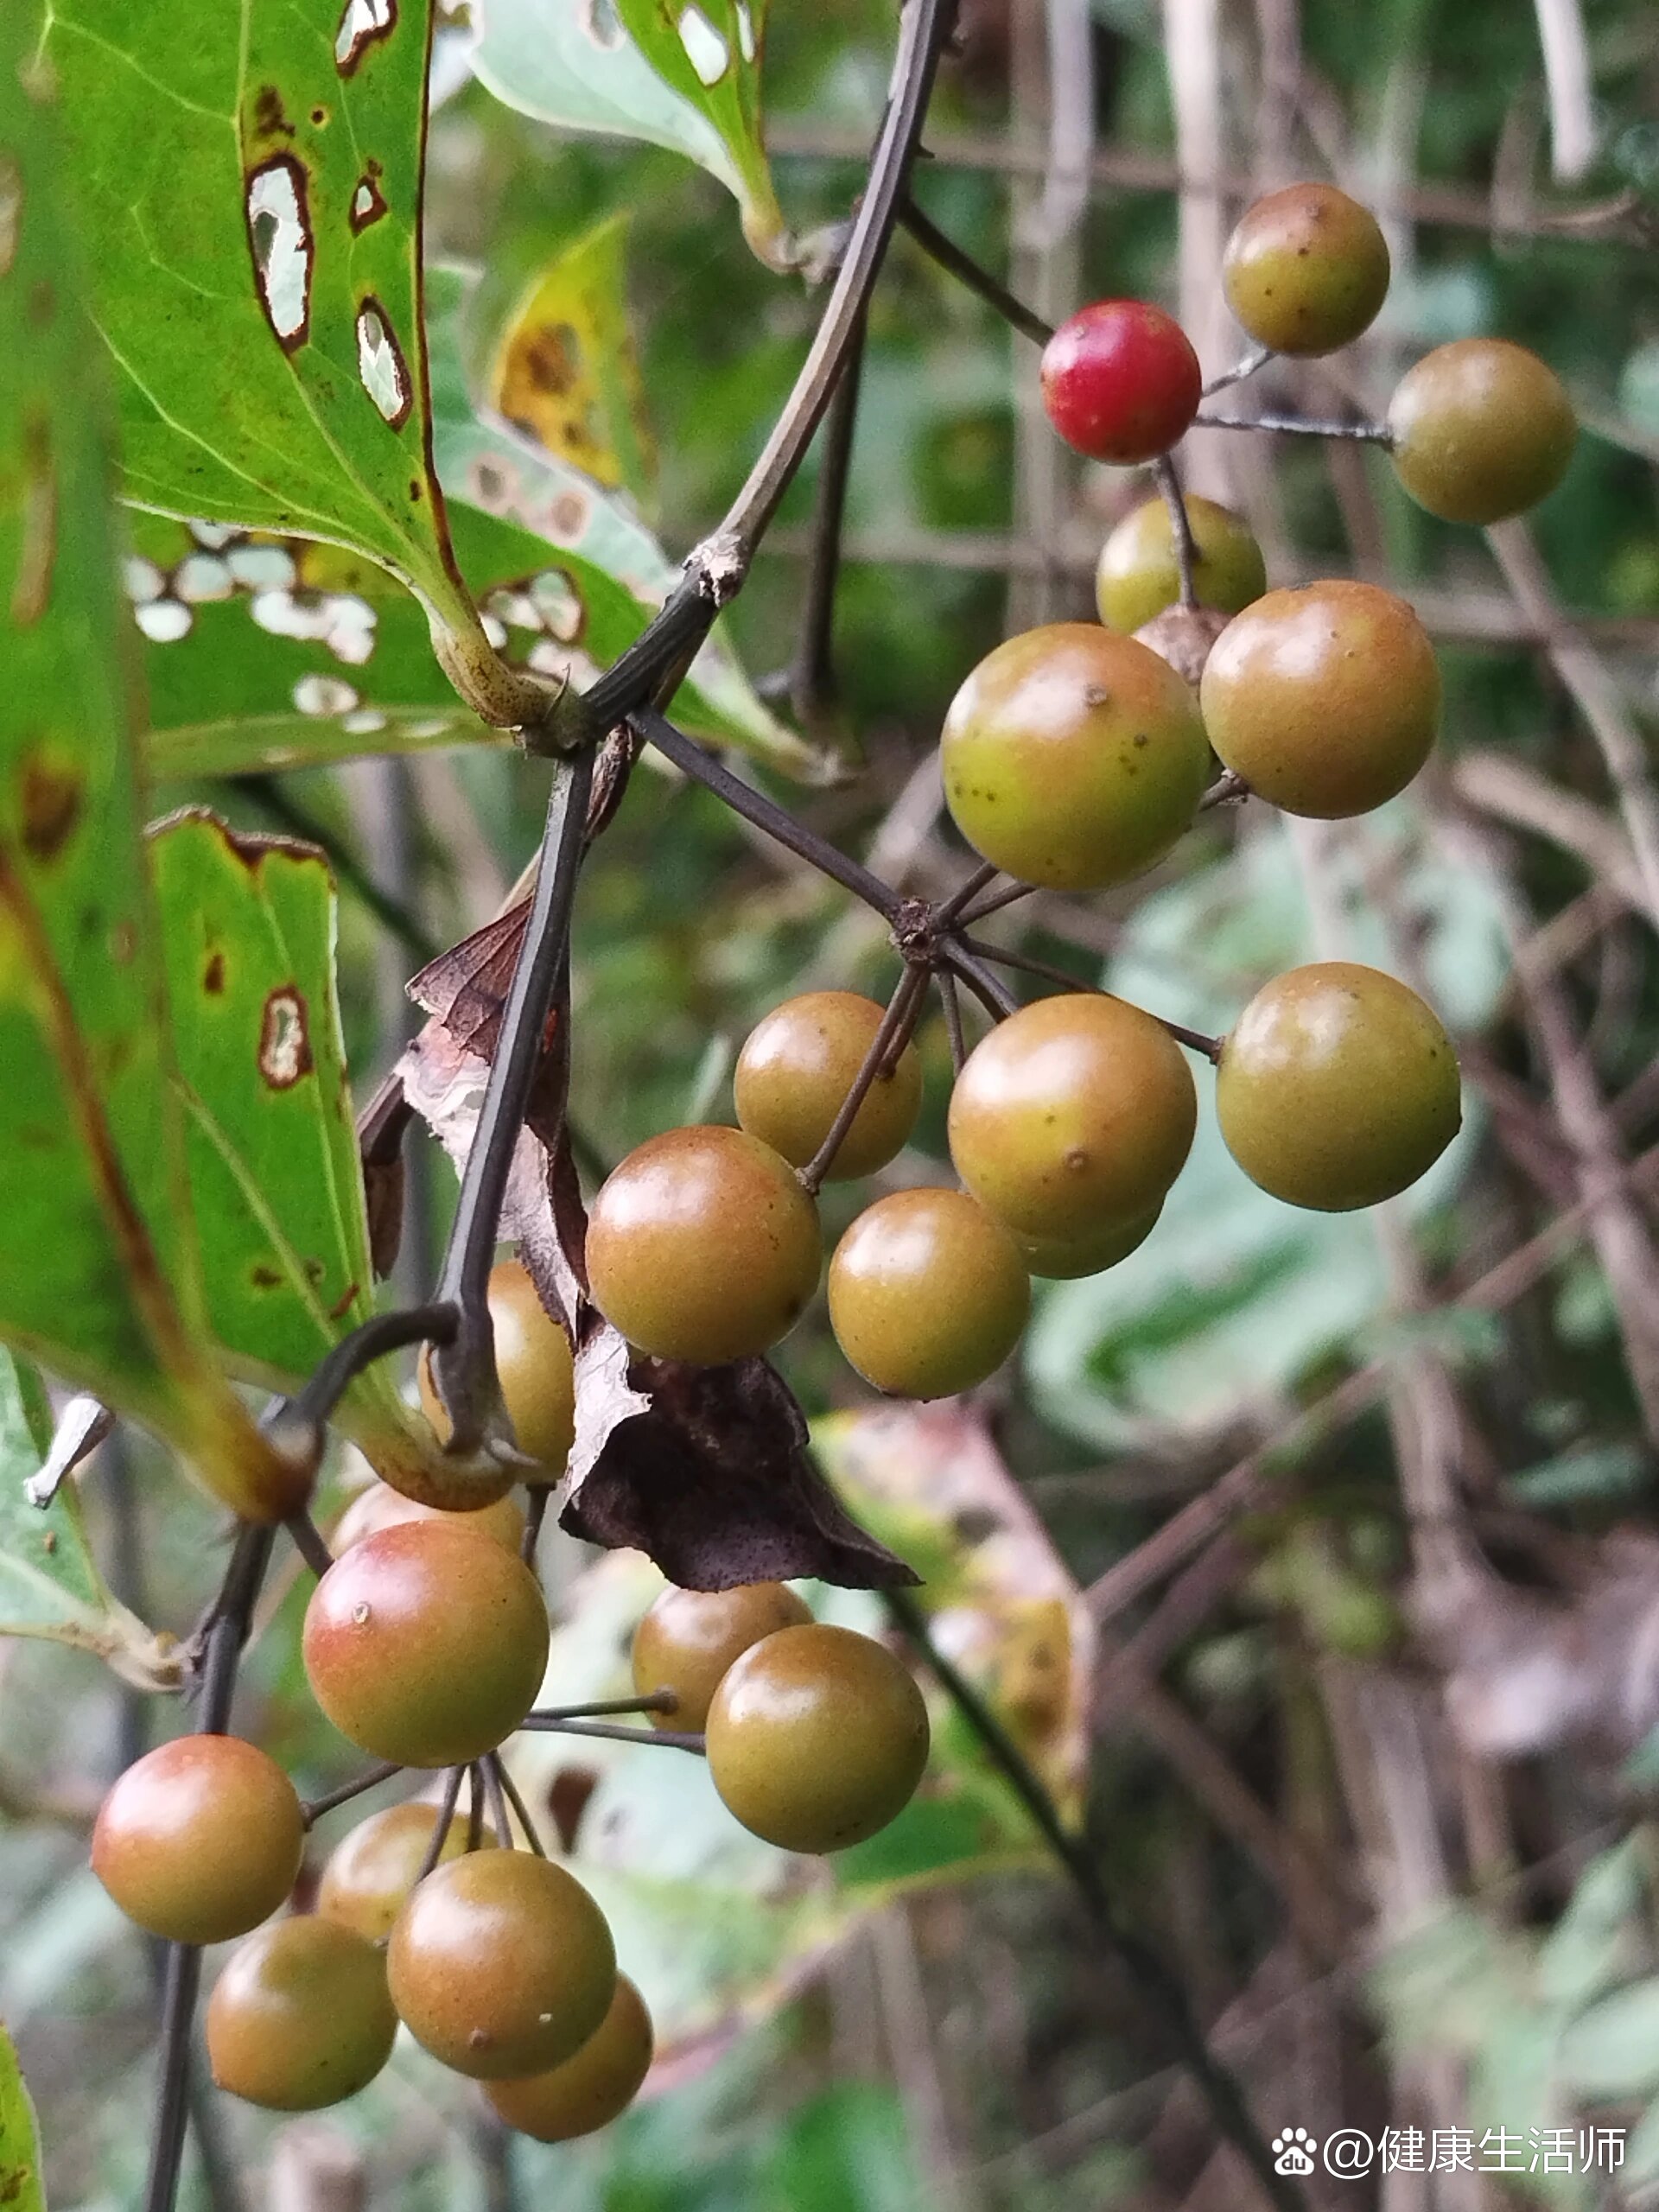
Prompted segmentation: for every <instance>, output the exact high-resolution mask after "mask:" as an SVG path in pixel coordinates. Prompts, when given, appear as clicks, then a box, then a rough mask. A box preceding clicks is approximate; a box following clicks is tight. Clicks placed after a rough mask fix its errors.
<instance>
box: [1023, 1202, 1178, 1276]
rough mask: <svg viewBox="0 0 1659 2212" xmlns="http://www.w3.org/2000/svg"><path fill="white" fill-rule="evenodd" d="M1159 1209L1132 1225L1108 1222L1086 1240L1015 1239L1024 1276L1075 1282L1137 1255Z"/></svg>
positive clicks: (1026, 1237)
mask: <svg viewBox="0 0 1659 2212" xmlns="http://www.w3.org/2000/svg"><path fill="white" fill-rule="evenodd" d="M1162 1211H1163V1207H1162V1205H1156V1206H1154V1208H1153V1209H1152V1211H1151V1212H1150V1213H1146V1214H1142V1215H1140V1216H1138V1217H1136V1218H1135V1220H1133V1221H1128V1222H1116V1221H1115V1222H1109V1223H1108V1224H1107V1225H1106V1227H1105V1228H1104V1229H1097V1230H1095V1231H1094V1233H1093V1234H1092V1235H1091V1236H1016V1237H1015V1239H1014V1243H1015V1244H1016V1245H1017V1246H1018V1247H1019V1249H1020V1259H1021V1261H1022V1262H1024V1264H1025V1268H1026V1270H1027V1274H1033V1275H1037V1276H1039V1277H1041V1278H1043V1279H1045V1280H1046V1281H1050V1282H1075V1281H1077V1278H1078V1277H1079V1276H1081V1275H1097V1274H1103V1273H1104V1272H1105V1270H1106V1269H1107V1268H1115V1267H1116V1265H1117V1263H1118V1262H1119V1261H1120V1260H1127V1259H1128V1256H1129V1255H1130V1253H1131V1252H1138V1251H1139V1250H1140V1249H1141V1246H1142V1245H1143V1244H1144V1243H1146V1241H1147V1237H1148V1236H1151V1234H1152V1232H1153V1230H1154V1229H1156V1228H1157V1226H1158V1217H1159V1215H1160V1213H1161V1212H1162Z"/></svg>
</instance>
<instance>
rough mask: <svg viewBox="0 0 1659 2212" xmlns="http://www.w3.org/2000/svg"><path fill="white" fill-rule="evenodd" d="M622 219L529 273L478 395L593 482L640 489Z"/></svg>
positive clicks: (638, 400)
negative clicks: (483, 389) (528, 279)
mask: <svg viewBox="0 0 1659 2212" xmlns="http://www.w3.org/2000/svg"><path fill="white" fill-rule="evenodd" d="M628 222H629V218H628V216H627V214H626V213H622V214H619V215H611V216H608V217H607V219H606V220H605V221H604V222H602V223H599V224H596V225H595V226H594V228H593V229H592V230H590V231H588V232H586V233H585V234H584V235H583V236H582V237H581V238H577V239H576V240H575V242H574V243H573V244H572V245H567V246H566V247H564V248H563V251H561V252H559V253H558V254H556V256H555V257H554V258H553V259H552V260H551V261H550V263H549V264H547V266H546V267H545V268H543V269H540V270H537V272H536V274H535V276H534V277H531V280H530V283H528V284H527V285H526V286H525V287H524V289H523V291H522V292H521V293H520V295H519V296H518V300H517V301H516V302H514V305H513V307H512V311H511V313H510V314H509V315H507V317H506V319H505V322H504V323H503V325H502V327H501V328H500V330H499V332H498V333H497V334H496V338H495V344H494V346H493V353H492V356H491V360H490V365H489V373H488V380H487V384H486V391H485V398H486V403H487V404H488V406H489V408H490V410H491V411H492V412H493V413H494V414H496V415H499V416H500V417H501V418H502V420H503V421H504V422H506V423H511V425H512V428H513V429H517V430H522V431H523V432H524V435H525V436H526V437H528V438H531V439H533V440H534V441H535V442H536V443H537V445H539V446H542V447H543V448H545V449H546V450H547V451H548V452H549V453H550V454H554V455H555V456H556V458H557V459H559V460H561V461H569V463H570V465H571V467H573V468H578V469H580V470H581V471H582V474H584V475H586V476H588V477H590V478H591V479H592V480H593V481H594V483H596V484H602V485H604V486H606V487H607V489H609V490H613V491H615V490H626V491H628V492H631V493H632V494H633V495H634V497H635V498H636V499H643V498H644V497H645V494H646V492H647V489H648V487H649V485H650V482H651V476H652V464H653V460H654V456H653V454H652V442H651V432H650V429H649V428H648V427H647V424H646V422H645V392H644V389H643V387H642V385H641V383H640V378H639V359H638V356H637V355H636V353H635V352H634V346H633V334H632V330H631V328H630V327H629V324H628V302H627V271H626V245H627V234H628Z"/></svg>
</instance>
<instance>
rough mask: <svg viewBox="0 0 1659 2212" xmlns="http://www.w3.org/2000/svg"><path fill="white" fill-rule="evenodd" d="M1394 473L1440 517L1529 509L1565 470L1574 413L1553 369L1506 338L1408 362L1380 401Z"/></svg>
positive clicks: (1460, 518)
mask: <svg viewBox="0 0 1659 2212" xmlns="http://www.w3.org/2000/svg"><path fill="white" fill-rule="evenodd" d="M1389 434H1390V435H1391V437H1392V439H1393V458H1394V471H1395V475H1396V476H1397V477H1398V478H1399V479H1400V481H1401V483H1402V485H1403V486H1405V488H1406V490H1407V491H1408V492H1409V493H1410V494H1411V496H1412V498H1413V499H1415V500H1416V502H1417V504H1418V505H1419V506H1420V507H1427V510H1428V512H1429V513H1430V514H1432V515H1439V516H1440V518H1441V520H1442V521H1444V522H1468V523H1493V522H1502V521H1503V519H1504V518H1506V517H1507V516H1510V515H1518V514H1522V513H1524V512H1525V511H1526V509H1527V508H1529V507H1535V506H1536V505H1537V504H1538V502H1539V501H1540V499H1545V498H1547V497H1548V494H1549V493H1551V492H1553V491H1554V489H1555V486H1557V485H1558V484H1559V483H1560V480H1561V479H1562V477H1563V476H1565V475H1566V474H1567V463H1568V461H1571V460H1572V458H1573V446H1574V444H1575V443H1576V442H1577V440H1578V435H1579V422H1578V416H1576V415H1575V414H1574V413H1573V403H1572V401H1571V400H1570V399H1568V397H1567V393H1566V392H1565V391H1563V389H1562V387H1561V382H1560V378H1559V377H1557V375H1556V374H1555V372H1554V370H1553V369H1552V368H1550V367H1549V366H1548V365H1547V364H1546V363H1544V362H1542V361H1541V360H1540V359H1539V358H1538V356H1537V355H1536V354H1535V353H1529V352H1528V351H1527V349H1526V347H1525V346H1512V345H1511V344H1510V341H1509V340H1508V339H1506V338H1459V339H1458V340H1455V341H1454V342H1453V343H1452V345H1450V346H1437V347H1436V348H1435V350H1434V351H1433V353H1426V354H1425V355H1424V356H1423V358H1422V359H1421V361H1419V362H1418V364H1417V365H1416V366H1415V367H1414V368H1412V369H1408V370H1407V372H1406V373H1405V375H1404V376H1403V377H1402V378H1401V379H1400V382H1399V384H1398V385H1396V386H1395V393H1394V397H1393V398H1392V399H1391V400H1390V401H1389Z"/></svg>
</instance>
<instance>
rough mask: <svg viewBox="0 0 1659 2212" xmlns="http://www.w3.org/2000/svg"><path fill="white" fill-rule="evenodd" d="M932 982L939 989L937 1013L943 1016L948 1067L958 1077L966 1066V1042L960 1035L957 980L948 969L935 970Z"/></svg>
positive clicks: (960, 1022)
mask: <svg viewBox="0 0 1659 2212" xmlns="http://www.w3.org/2000/svg"><path fill="white" fill-rule="evenodd" d="M933 980H934V982H936V983H937V984H938V987H939V1011H940V1012H941V1013H942V1014H944V1033H945V1036H946V1038H947V1039H949V1041H950V1067H951V1071H952V1073H953V1074H956V1075H960V1074H961V1073H962V1071H963V1068H964V1067H965V1066H966V1065H967V1064H968V1040H967V1039H966V1038H965V1037H964V1036H963V1033H962V1001H961V1000H960V999H959V998H958V997H957V979H956V977H955V976H953V975H952V974H951V973H950V969H948V968H936V969H934V971H933Z"/></svg>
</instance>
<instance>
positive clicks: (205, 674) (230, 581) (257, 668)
mask: <svg viewBox="0 0 1659 2212" xmlns="http://www.w3.org/2000/svg"><path fill="white" fill-rule="evenodd" d="M445 296H448V295H447V294H446V295H445ZM458 388H459V372H455V375H454V377H450V376H449V375H448V373H447V372H446V376H445V378H444V380H443V382H442V385H441V386H440V394H441V397H443V399H444V400H445V402H446V404H448V405H449V406H451V408H452V409H453V410H454V413H455V414H456V415H457V416H458V418H459V419H460V420H461V422H462V423H464V424H472V423H473V417H472V414H471V410H470V407H469V406H468V404H467V400H466V397H465V392H464V388H459V389H460V396H459V397H454V394H455V391H456V390H457V389H458ZM474 427H475V426H474ZM511 444H512V454H511V456H508V457H504V458H503V460H502V462H501V467H502V468H503V469H505V467H507V466H508V465H509V459H510V461H511V466H512V467H514V468H515V469H516V468H517V467H518V454H519V452H520V451H523V452H531V451H533V448H519V447H518V442H517V441H511ZM488 449H489V448H488V442H487V441H486V442H485V443H484V445H483V447H482V448H476V449H475V448H472V447H470V446H469V447H468V448H467V452H468V453H469V454H470V455H471V456H472V458H473V460H474V463H475V465H476V471H477V474H478V480H479V482H480V486H481V487H482V488H485V489H486V490H487V491H488V493H489V495H490V496H491V497H504V496H505V486H506V483H507V480H506V478H505V475H504V474H491V473H490V469H489V467H488V465H487V462H486V461H485V459H484V458H483V455H484V454H485V453H486V452H487V450H488ZM542 459H544V457H541V456H538V461H540V460H542ZM547 470H551V471H552V474H551V475H549V474H547ZM535 483H536V486H537V490H538V492H539V494H540V497H539V499H537V498H534V497H530V496H526V498H525V499H524V512H525V513H526V514H527V515H528V516H530V517H531V518H532V521H534V522H539V523H540V524H543V526H544V527H546V528H548V529H552V528H555V527H558V526H561V525H564V526H575V525H577V524H580V527H581V528H582V531H591V533H592V542H593V543H594V548H595V553H594V557H591V558H590V557H588V555H587V554H585V553H578V552H574V551H570V550H567V549H566V548H565V547H563V545H555V544H553V543H550V542H549V539H548V537H545V536H543V535H540V534H538V533H537V531H536V530H535V529H534V528H526V527H524V526H522V525H519V524H515V523H513V522H512V521H510V520H507V519H505V518H501V517H498V516H495V515H491V514H486V513H485V512H482V511H480V509H478V508H476V507H474V506H473V505H470V504H468V503H467V501H466V500H465V499H455V500H454V501H452V503H451V506H450V519H451V522H452V524H453V525H454V533H455V543H456V544H457V546H458V548H459V550H460V552H461V558H462V561H463V563H464V566H465V568H466V570H467V575H468V576H469V577H470V578H471V580H472V582H474V585H475V586H476V587H477V588H478V591H479V594H480V597H484V598H486V599H489V600H491V601H493V605H494V607H496V608H498V609H499V613H491V614H490V615H489V616H488V618H487V620H488V622H489V624H490V625H491V626H492V629H493V634H494V635H495V636H497V637H499V638H502V639H505V643H506V647H507V651H508V654H509V657H510V658H513V659H515V660H517V661H519V662H523V663H530V662H532V661H533V662H535V663H536V664H537V665H538V666H541V667H543V668H544V669H545V668H549V667H557V668H563V667H565V666H567V665H569V664H571V662H572V661H576V662H577V663H578V672H583V671H588V668H589V664H605V663H607V662H609V661H611V660H613V659H614V658H616V656H617V655H618V654H619V653H620V652H622V651H623V649H624V648H625V647H626V645H630V644H631V643H632V640H633V639H635V638H637V637H638V636H639V632H641V631H642V630H643V629H644V628H645V625H646V623H647V622H648V621H649V620H650V619H651V616H652V613H653V612H654V611H655V608H656V607H658V605H660V603H661V601H662V599H663V597H664V594H665V593H666V591H667V589H668V588H669V585H670V584H671V582H672V581H673V578H674V574H675V572H674V569H673V568H672V567H671V563H669V561H668V559H667V557H666V556H665V555H664V553H663V552H662V550H661V549H660V548H659V547H658V545H657V544H656V543H655V541H654V540H653V539H652V537H651V536H650V534H649V533H648V532H647V531H645V529H644V527H643V526H642V525H641V524H639V523H638V522H636V521H635V520H633V519H632V517H631V516H627V515H626V513H625V512H624V511H623V510H621V509H620V508H619V507H617V506H616V505H615V504H614V502H613V496H612V495H611V494H609V493H606V492H605V491H604V490H603V489H602V488H601V487H600V486H595V485H593V484H591V483H590V482H588V480H587V479H585V478H582V477H579V476H578V475H577V474H575V471H571V470H568V469H566V468H565V467H564V465H563V464H556V463H551V462H549V463H547V468H546V469H544V470H541V471H540V472H539V473H538V474H537V476H536V479H535ZM605 519H617V520H618V521H619V522H620V525H621V526H620V527H618V528H617V529H616V530H615V531H614V532H613V533H612V534H609V535H607V533H606V531H605V529H604V527H603V522H604V520H605ZM129 521H130V553H129V556H128V559H127V563H126V577H127V588H128V591H129V593H130V595H131V597H132V599H133V601H134V603H135V610H136V613H137V621H138V626H139V629H140V630H141V632H143V637H144V639H145V644H144V670H145V676H146V679H147V683H148V689H149V706H150V720H151V723H152V728H151V729H150V731H149V737H148V739H147V745H148V748H149V772H150V774H151V776H152V777H154V778H156V779H170V778H175V777H177V778H186V777H190V778H196V777H202V776H236V775H245V774H249V773H252V772H256V771H263V770H268V769H278V768H295V767H308V766H316V765H318V764H320V763H325V762H328V761H333V760H350V759H353V757H355V756H356V755H358V754H359V753H415V752H423V751H427V750H429V749H431V748H433V747H442V746H455V745H469V744H486V745H499V744H504V743H505V742H506V734H505V732H504V731H502V730H499V729H492V728H488V727H487V726H486V724H485V723H483V722H481V721H479V719H478V717H477V716H476V715H474V714H473V713H472V712H471V711H470V710H469V709H467V708H466V707H464V706H463V705H462V704H461V702H460V701H459V700H458V699H457V698H456V696H455V694H454V691H453V690H451V688H450V686H449V683H448V680H447V679H446V677H444V675H443V674H442V671H441V670H440V669H439V667H438V664H437V663H436V662H435V659H434V658H433V656H432V651H431V646H430V643H429V637H428V632H427V624H426V619H425V617H424V615H423V613H422V612H421V610H420V607H418V606H417V605H416V602H415V601H413V600H412V599H411V598H410V596H409V594H407V593H406V592H404V591H403V590H402V589H401V588H399V587H398V586H397V584H396V583H395V582H393V581H392V579H391V577H390V576H388V575H386V573H385V571H384V570H383V569H378V568H377V567H376V566H375V564H374V563H372V561H369V560H367V559H365V558H364V557H363V556H360V555H353V554H351V553H348V552H346V551H345V550H343V549H342V548H340V547H339V546H335V545H325V544H320V543H316V542H315V541H312V540H307V539H304V538H299V537H276V536H274V535H270V534H268V533H250V532H248V531H236V530H231V529H228V528H226V526H225V525H223V524H204V523H200V522H198V523H195V524H191V525H189V526H188V527H187V526H186V525H185V524H182V523H181V522H177V521H175V520H172V519H171V518H167V517H164V516H160V515H150V514H134V515H132V516H130V518H129ZM607 560H615V561H617V562H618V563H626V574H627V575H629V577H630V578H631V579H632V582H631V583H629V582H619V581H618V580H617V578H616V577H615V576H614V575H611V574H608V573H607V567H606V563H607ZM498 622H499V624H500V627H499V629H496V628H494V626H495V625H496V624H497V623H498ZM676 709H677V713H678V714H679V715H680V716H681V718H682V719H683V721H684V722H685V724H686V726H687V728H690V729H693V730H695V731H696V732H697V733H698V734H701V735H702V736H703V737H705V738H708V739H709V740H710V741H712V742H714V743H715V744H716V745H721V746H728V747H737V748H739V749H741V750H743V751H746V752H752V753H755V754H756V755H757V756H758V757H759V758H760V759H763V760H768V761H770V762H772V765H774V766H777V767H779V769H781V770H783V771H784V772H794V773H796V774H798V775H799V774H803V773H805V772H809V771H810V772H816V762H817V756H816V755H814V754H812V753H809V752H808V750H807V748H806V747H804V746H803V745H802V744H801V742H800V741H799V740H798V738H796V737H794V736H793V735H792V734H791V733H790V732H789V731H788V730H787V729H785V728H784V726H783V725H782V723H780V722H779V721H777V719H776V718H775V717H774V716H773V715H771V714H770V713H768V711H767V709H766V708H765V707H764V706H763V705H762V704H761V702H760V699H759V698H758V697H757V696H755V693H754V690H753V687H752V686H751V685H750V683H748V680H747V677H745V676H744V675H743V672H742V671H741V668H740V667H739V666H738V664H737V661H736V658H735V657H734V655H733V653H732V652H731V650H730V648H729V646H728V645H726V644H725V643H724V642H723V640H722V639H721V636H720V634H719V633H718V632H716V634H715V637H714V638H713V639H710V641H709V643H708V644H707V645H705V646H704V647H703V649H702V652H700V653H699V654H698V656H697V659H696V664H695V668H694V672H693V674H692V676H691V677H690V678H689V679H688V680H687V682H686V683H684V684H683V685H682V687H681V689H680V691H679V694H678V696H677V702H676Z"/></svg>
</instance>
